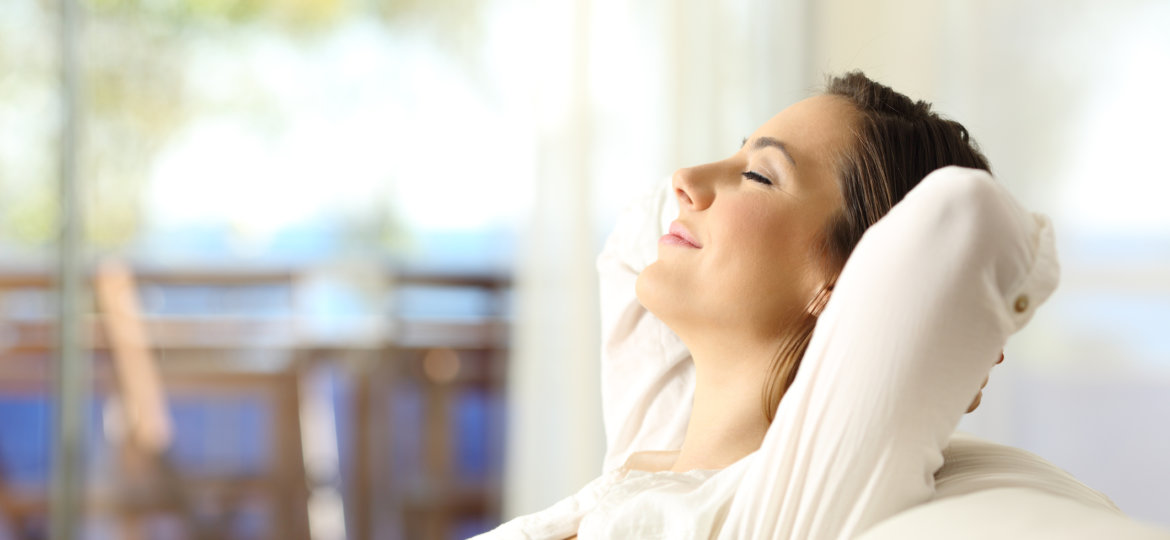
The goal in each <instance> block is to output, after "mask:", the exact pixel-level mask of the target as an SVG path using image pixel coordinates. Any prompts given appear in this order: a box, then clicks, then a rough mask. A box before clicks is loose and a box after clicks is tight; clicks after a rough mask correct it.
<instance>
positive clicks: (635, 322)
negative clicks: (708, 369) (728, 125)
mask: <svg viewBox="0 0 1170 540" xmlns="http://www.w3.org/2000/svg"><path fill="white" fill-rule="evenodd" d="M669 187H670V184H669V180H667V181H666V183H665V185H662V184H659V185H658V186H657V189H655V190H653V191H652V192H651V193H648V194H646V195H644V196H642V197H640V198H638V199H637V200H636V201H635V202H634V203H633V204H632V205H630V206H629V207H628V208H627V209H626V210H625V211H624V212H623V213H622V215H621V217H620V218H619V219H618V222H617V224H616V225H615V227H614V230H613V232H612V233H610V236H609V238H608V240H607V241H606V243H605V248H604V249H603V250H602V252H601V255H600V256H599V257H598V258H597V271H598V275H599V277H600V281H601V283H600V293H601V337H602V354H601V397H602V401H601V403H602V412H603V415H604V420H605V435H606V452H605V464H604V470H606V471H608V470H612V469H614V468H617V467H620V466H621V465H622V464H623V463H625V462H626V459H627V458H628V457H629V455H630V454H632V453H633V452H636V451H642V450H673V449H678V448H679V447H681V446H682V440H683V436H684V435H685V434H686V426H687V419H688V418H689V417H690V414H691V398H692V396H693V394H694V385H695V382H694V365H693V364H692V362H691V357H690V353H689V352H687V350H686V347H684V346H683V344H682V341H680V340H679V339H678V337H677V336H675V335H674V332H672V331H671V330H670V329H669V328H667V327H666V325H665V324H663V323H662V321H660V320H658V318H657V317H655V316H654V315H652V314H650V312H648V311H646V308H644V307H642V305H641V304H640V303H638V299H637V297H636V296H635V294H634V282H635V280H636V279H637V277H638V273H640V272H641V271H642V269H643V268H645V267H646V266H647V265H649V264H650V263H651V262H653V261H654V260H655V259H656V258H657V257H658V238H659V237H661V236H662V234H664V231H665V229H666V225H665V224H667V223H669V222H670V220H671V219H674V216H675V215H676V214H677V213H678V201H677V200H676V199H675V198H674V196H673V193H672V191H671V190H670V189H669Z"/></svg>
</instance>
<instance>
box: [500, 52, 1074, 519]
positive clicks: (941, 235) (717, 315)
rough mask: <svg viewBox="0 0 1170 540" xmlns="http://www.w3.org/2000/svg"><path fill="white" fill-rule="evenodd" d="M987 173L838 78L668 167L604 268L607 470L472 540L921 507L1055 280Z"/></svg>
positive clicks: (922, 110)
mask: <svg viewBox="0 0 1170 540" xmlns="http://www.w3.org/2000/svg"><path fill="white" fill-rule="evenodd" d="M948 165H958V166H961V167H967V168H966V169H959V168H954V167H951V168H946V169H942V170H938V169H940V168H943V167H946V166H948ZM977 169H982V171H979V170H977ZM986 170H987V162H986V160H985V159H984V158H983V156H982V155H981V154H980V153H979V152H978V150H976V149H975V147H974V146H973V144H972V143H971V142H970V140H969V139H968V136H967V132H966V130H965V129H964V128H963V126H961V125H960V124H958V123H956V122H952V121H949V120H945V119H942V118H940V117H938V116H937V115H936V114H934V113H932V112H931V111H930V106H929V105H928V104H926V103H923V102H917V103H915V102H913V101H911V100H910V99H908V98H906V97H905V96H902V95H901V94H898V93H896V92H894V91H893V90H891V89H889V88H888V87H885V86H882V85H880V84H877V83H874V82H873V81H871V80H869V79H868V78H866V77H865V76H864V75H863V74H861V73H859V72H855V73H850V74H847V75H845V76H843V77H839V78H834V79H832V80H831V81H830V83H829V85H828V88H827V90H826V92H825V93H824V94H822V95H819V96H815V97H812V98H809V99H806V100H804V101H801V102H799V103H797V104H795V105H793V106H791V107H789V108H788V109H785V110H784V111H782V112H781V113H779V114H778V115H776V116H775V117H774V118H772V119H771V120H769V121H768V122H767V123H765V124H764V125H763V126H761V127H760V128H759V129H758V130H757V131H756V132H755V133H753V134H752V135H751V136H750V137H748V138H747V139H746V140H745V141H744V144H743V146H742V147H741V148H740V150H739V151H738V152H736V153H735V154H734V155H732V156H731V157H729V158H727V159H725V160H723V161H719V162H715V163H711V164H707V165H703V166H699V167H694V168H689V169H683V170H680V171H678V172H677V173H676V174H675V175H674V178H673V179H672V190H671V195H672V198H673V199H674V200H675V201H677V205H678V208H679V210H678V213H677V216H676V217H675V218H674V220H673V222H672V223H671V224H670V226H669V229H668V231H669V232H668V233H667V234H666V235H664V236H662V238H661V240H660V241H659V242H658V244H657V249H656V252H657V253H656V256H657V257H656V259H655V260H654V261H653V262H652V263H651V264H649V265H646V266H645V267H644V268H642V266H643V265H642V264H641V263H640V262H639V261H638V260H637V259H639V258H642V259H646V258H649V257H646V256H642V257H639V256H638V255H637V254H638V253H639V249H640V248H638V247H636V246H626V245H622V243H623V242H637V238H635V237H636V236H637V235H623V234H618V233H615V236H614V237H611V242H610V243H609V244H608V245H607V247H606V252H605V253H603V254H602V256H601V258H600V259H599V266H600V268H601V270H602V277H603V283H602V285H603V290H602V295H603V317H605V320H603V328H605V329H606V335H605V336H604V338H605V341H606V355H605V357H604V358H603V385H604V386H605V387H604V388H603V398H604V399H603V402H604V404H605V405H604V406H605V411H604V412H605V419H606V429H607V438H608V444H609V448H608V452H607V460H606V470H607V472H606V473H605V474H604V475H603V476H601V477H600V478H598V479H597V480H595V481H593V482H591V483H590V484H589V485H587V486H586V487H585V488H583V489H582V490H581V491H580V492H578V493H577V494H576V495H574V496H572V497H569V498H567V499H565V500H563V501H561V502H560V503H558V504H557V505H555V506H553V507H551V508H549V509H547V510H545V511H543V512H539V513H537V514H532V515H529V516H524V517H521V518H518V519H516V520H513V521H511V522H509V523H506V524H504V525H503V526H501V527H500V528H499V529H496V530H495V531H493V532H491V533H488V536H489V537H500V538H565V537H570V536H573V535H574V534H578V533H579V534H580V535H581V537H583V538H585V537H589V538H645V537H659V538H691V537H703V538H710V537H716V536H718V537H720V538H838V537H852V536H854V535H856V534H859V533H861V532H864V531H865V530H866V529H867V528H868V527H870V526H872V525H874V524H876V523H877V522H878V521H880V520H882V519H885V518H887V517H889V516H891V515H893V514H895V513H897V512H899V511H902V510H904V509H906V508H909V507H910V506H913V505H915V504H919V503H921V502H923V501H925V500H927V499H928V498H929V497H930V495H931V491H932V488H933V481H932V474H933V473H934V472H935V471H936V470H937V469H938V468H939V466H940V465H941V464H942V454H941V451H942V449H943V447H944V446H945V445H946V443H947V440H948V438H949V437H950V435H951V433H952V432H953V431H954V429H955V426H956V425H957V423H958V420H959V418H960V417H961V415H962V414H963V412H965V411H966V410H968V408H969V407H973V406H975V405H977V404H978V393H979V390H980V381H984V383H985V382H986V376H987V374H988V372H989V370H990V368H991V367H992V365H994V363H995V362H996V361H997V360H998V359H1001V358H1002V356H1001V354H1000V351H1001V349H1002V347H1003V345H1004V342H1005V341H1006V339H1007V337H1008V336H1009V335H1011V334H1012V333H1014V332H1015V331H1017V330H1019V329H1020V328H1021V327H1022V326H1023V325H1024V324H1025V323H1026V322H1027V321H1028V320H1029V319H1030V317H1031V314H1032V312H1033V311H1034V310H1035V308H1036V306H1038V305H1039V304H1040V303H1042V302H1043V301H1044V300H1045V299H1046V298H1047V297H1048V296H1049V294H1051V292H1052V290H1053V289H1054V288H1055V285H1056V280H1057V272H1058V269H1057V264H1056V260H1055V252H1054V251H1053V245H1052V238H1051V227H1050V225H1049V222H1048V221H1047V219H1046V218H1044V217H1043V216H1039V215H1034V214H1031V213H1029V212H1027V211H1025V210H1024V209H1022V208H1021V207H1019V205H1018V204H1016V203H1015V201H1014V200H1013V199H1012V198H1011V196H1010V195H1008V194H1007V193H1006V192H1005V191H1004V190H1003V189H1002V188H1001V187H1000V186H998V185H997V184H995V183H994V181H992V180H991V178H990V176H989V175H987V174H986V172H985V171H986ZM932 171H935V172H932ZM928 175H929V177H928ZM920 182H921V184H922V185H921V186H919V187H917V188H915V186H918V184H919V183H920ZM903 199H904V200H903ZM658 202H660V201H655V200H653V199H650V200H648V201H646V202H645V203H644V204H646V205H648V206H647V209H648V208H659V207H660V206H659V205H658ZM895 205H896V206H895ZM643 210H645V209H643ZM634 215H636V216H639V215H640V216H646V215H654V214H653V212H652V211H651V212H646V211H641V212H635V213H634ZM879 219H880V220H881V221H880V223H879ZM623 227H625V228H630V229H638V228H639V225H637V224H632V225H631V224H629V223H625V224H623V223H619V225H618V228H619V232H620V230H621V229H622V228H623ZM863 233H864V236H865V239H864V241H862V236H863ZM614 238H616V240H615V239H614ZM631 255H632V256H631ZM847 260H848V261H849V264H848V265H846V261H847ZM631 288H632V289H634V290H636V294H637V302H628V301H621V299H622V298H623V295H625V296H628V292H626V293H623V292H622V291H629V290H630V289H631ZM606 299H610V300H613V299H617V300H618V301H617V302H616V303H613V302H608V303H607V302H606V301H605V300H606ZM830 299H832V301H830ZM663 323H664V324H665V325H666V326H667V327H669V330H670V331H672V332H670V331H666V330H665V329H661V328H658V325H661V324H663ZM814 327H815V330H816V331H815V332H814V331H813V330H814ZM647 335H650V336H654V337H652V338H646V336H647ZM637 336H641V337H640V338H638V337H637ZM676 336H677V337H676ZM684 345H685V349H684V347H683V346H684ZM688 352H689V355H690V358H693V363H692V362H691V361H689V360H688V356H687V353H688ZM692 366H693V367H692ZM692 369H693V375H692V372H691V370H692ZM691 377H693V380H694V387H693V401H692V407H691V409H690V410H686V408H685V407H682V408H679V407H677V406H676V404H678V403H683V402H685V396H686V395H688V394H689V393H690V392H691V389H690V387H689V384H688V381H689V380H690V378H691ZM973 396H975V401H974V402H973V401H972V397H973ZM680 397H682V398H684V399H680ZM684 423H685V431H684V430H681V429H679V428H680V426H681V425H683V424H684ZM684 432H685V436H683V437H682V439H681V440H678V434H679V433H684ZM652 450H660V451H652Z"/></svg>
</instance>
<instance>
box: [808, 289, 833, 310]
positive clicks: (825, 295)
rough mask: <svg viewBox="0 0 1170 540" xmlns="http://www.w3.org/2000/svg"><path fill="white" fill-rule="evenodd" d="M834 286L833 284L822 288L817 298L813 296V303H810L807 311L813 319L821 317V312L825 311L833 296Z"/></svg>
mask: <svg viewBox="0 0 1170 540" xmlns="http://www.w3.org/2000/svg"><path fill="white" fill-rule="evenodd" d="M833 285H834V284H833V283H829V284H827V285H822V286H821V288H820V290H818V291H817V294H816V296H813V299H812V301H811V302H809V303H808V308H806V311H808V314H809V315H812V316H813V317H820V316H821V312H822V311H824V310H825V305H826V304H828V303H829V297H830V296H832V294H833Z"/></svg>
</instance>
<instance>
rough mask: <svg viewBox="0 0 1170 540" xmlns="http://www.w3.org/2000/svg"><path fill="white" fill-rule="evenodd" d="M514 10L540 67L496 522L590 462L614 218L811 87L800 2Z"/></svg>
mask: <svg viewBox="0 0 1170 540" xmlns="http://www.w3.org/2000/svg"><path fill="white" fill-rule="evenodd" d="M509 9H511V10H514V11H512V12H511V14H510V15H509V16H503V17H501V19H500V20H501V21H502V23H501V24H503V25H505V26H506V27H508V28H510V29H511V31H514V32H529V33H530V35H532V36H533V39H532V43H531V48H529V49H528V53H529V54H530V55H531V56H529V57H528V58H529V60H530V62H531V64H530V69H532V70H536V71H538V72H539V73H540V76H539V77H538V78H536V79H534V80H535V81H536V84H535V85H534V87H533V88H532V92H533V100H532V103H533V108H532V117H533V119H534V125H535V126H536V131H537V133H538V137H537V143H536V155H537V167H536V173H535V186H534V187H533V191H532V193H534V194H535V196H534V200H533V207H532V212H531V214H530V221H529V222H528V223H527V225H526V226H525V227H523V228H522V229H523V231H524V235H523V238H522V241H521V253H522V255H521V258H520V260H519V269H518V282H517V306H516V317H517V318H516V325H515V331H514V332H515V333H514V342H513V346H514V352H513V357H512V359H511V365H510V369H509V383H508V384H509V435H508V451H507V466H506V480H505V503H504V509H503V510H504V516H505V517H506V518H507V517H511V516H515V515H518V514H521V513H526V512H532V511H535V510H539V509H541V508H544V507H547V506H549V505H551V504H552V503H554V502H556V501H557V500H559V499H561V498H563V497H565V496H567V495H569V494H571V493H573V492H575V491H576V490H578V489H580V487H581V486H582V485H584V484H585V483H586V482H588V481H589V480H591V479H592V478H594V477H596V476H597V475H598V474H600V472H601V460H602V454H603V451H604V433H603V431H602V427H601V403H600V401H599V399H600V388H599V379H598V371H599V363H598V361H599V354H600V352H599V351H600V338H599V329H598V313H597V301H598V300H597V284H596V279H597V278H596V272H595V271H594V265H593V263H594V258H595V257H596V255H597V252H598V250H599V249H600V245H601V241H602V240H603V238H604V235H605V234H606V233H607V232H608V229H609V227H610V225H612V223H613V219H614V217H615V216H616V213H617V212H618V211H619V210H620V209H621V207H622V206H623V205H624V203H625V202H626V201H627V200H629V199H630V197H631V196H632V195H633V194H636V193H637V192H639V191H642V190H644V189H646V188H647V187H648V186H649V185H650V184H652V183H654V182H655V181H658V180H661V179H662V178H664V177H665V176H667V175H669V174H670V173H671V172H672V171H673V170H674V169H676V168H678V167H682V166H686V165H690V164H697V163H703V162H706V161H709V160H712V159H716V158H720V157H723V156H726V155H728V154H730V153H732V152H734V151H735V149H736V148H737V147H738V146H739V142H740V140H741V138H742V137H744V136H747V135H749V134H750V133H751V132H752V131H754V130H755V128H756V127H758V125H759V124H761V123H763V122H764V121H766V120H767V119H768V118H770V117H771V116H772V115H773V114H775V113H776V112H778V111H779V110H780V109H782V108H783V107H784V106H786V105H787V104H789V103H791V102H793V101H796V100H797V99H799V98H800V97H802V96H803V95H804V94H805V93H806V89H807V88H808V87H809V80H808V79H807V77H806V76H805V71H806V66H805V56H806V55H805V42H806V36H805V33H804V28H805V24H804V23H805V19H806V13H805V10H804V2H803V1H792V2H768V1H763V0H736V1H732V2H705V1H696V0H686V1H677V2H675V1H666V0H659V1H657V2H642V3H637V2H620V1H616V0H571V1H564V2H557V3H547V2H545V3H542V2H516V3H512V4H509ZM520 13H526V14H527V17H531V18H532V19H524V18H523V17H521V16H520V15H519V14H520ZM524 20H529V21H533V20H535V21H538V22H539V24H537V25H531V24H528V23H525V22H520V21H524Z"/></svg>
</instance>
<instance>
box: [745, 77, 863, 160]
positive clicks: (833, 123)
mask: <svg viewBox="0 0 1170 540" xmlns="http://www.w3.org/2000/svg"><path fill="white" fill-rule="evenodd" d="M857 118H858V112H857V110H856V109H855V108H854V107H853V105H852V104H850V103H849V101H848V100H846V99H845V98H842V97H840V96H827V95H821V96H813V97H810V98H807V99H804V100H802V101H799V102H797V103H795V104H793V105H792V106H790V107H788V108H787V109H784V110H783V111H780V113H779V114H777V115H776V116H773V117H772V119H771V120H768V121H767V122H765V123H764V125H762V126H760V128H759V129H757V130H756V132H755V133H753V134H752V138H756V137H773V138H776V139H779V140H781V141H784V144H785V147H786V148H787V149H788V151H789V152H790V153H791V154H792V157H793V158H794V159H795V160H796V163H797V167H798V168H799V169H800V170H801V171H802V172H806V171H807V172H812V171H811V170H809V169H815V170H819V171H827V170H828V169H827V168H828V166H829V163H830V162H831V160H832V158H833V156H835V155H836V154H837V153H838V152H840V151H841V150H843V149H845V148H846V147H847V145H849V144H850V141H851V138H852V127H853V123H854V122H855V121H856V119H857Z"/></svg>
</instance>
